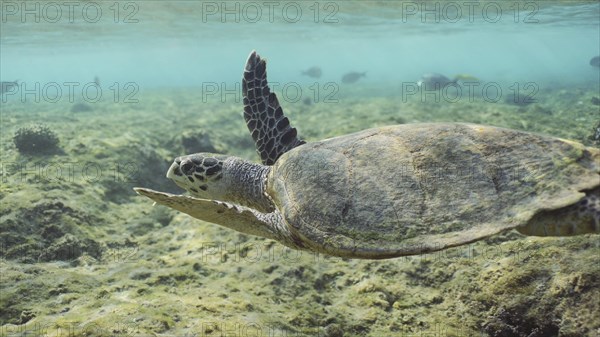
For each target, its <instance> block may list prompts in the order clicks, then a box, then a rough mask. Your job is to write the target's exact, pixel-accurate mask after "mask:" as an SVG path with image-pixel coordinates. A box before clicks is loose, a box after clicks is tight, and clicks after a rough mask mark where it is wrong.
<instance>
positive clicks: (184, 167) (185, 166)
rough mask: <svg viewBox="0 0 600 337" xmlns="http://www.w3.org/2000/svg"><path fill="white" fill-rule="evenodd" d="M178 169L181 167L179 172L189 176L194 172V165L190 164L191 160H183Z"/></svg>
mask: <svg viewBox="0 0 600 337" xmlns="http://www.w3.org/2000/svg"><path fill="white" fill-rule="evenodd" d="M180 167H181V171H183V173H185V174H188V175H189V174H191V173H192V171H193V170H194V163H192V161H191V160H184V161H183V162H182V163H181V166H180Z"/></svg>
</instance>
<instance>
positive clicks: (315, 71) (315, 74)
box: [302, 66, 322, 78]
mask: <svg viewBox="0 0 600 337" xmlns="http://www.w3.org/2000/svg"><path fill="white" fill-rule="evenodd" d="M321 74H322V71H321V68H319V67H316V66H315V67H310V68H308V69H306V70H305V71H303V72H302V75H306V76H308V77H312V78H320V77H321Z"/></svg>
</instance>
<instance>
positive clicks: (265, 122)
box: [242, 51, 306, 165]
mask: <svg viewBox="0 0 600 337" xmlns="http://www.w3.org/2000/svg"><path fill="white" fill-rule="evenodd" d="M242 94H243V96H244V119H245V120H246V125H247V126H248V130H250V133H251V134H252V138H253V139H254V144H255V145H256V151H257V152H258V154H259V155H260V159H261V161H262V163H263V164H264V165H273V164H274V163H275V162H276V161H277V158H279V157H280V156H281V155H282V154H284V153H286V152H287V151H289V150H291V149H293V148H295V147H296V146H299V145H302V144H304V143H306V142H305V141H303V140H301V139H299V138H298V135H297V131H296V129H295V128H293V127H292V126H291V125H290V122H289V120H288V119H287V117H285V116H284V115H283V109H281V106H280V105H279V101H278V100H277V96H276V95H275V93H273V92H271V90H270V89H269V85H268V83H267V65H266V62H265V60H263V59H261V58H260V56H259V55H258V54H257V53H256V51H252V53H251V54H250V56H249V57H248V61H246V68H245V70H244V77H243V79H242Z"/></svg>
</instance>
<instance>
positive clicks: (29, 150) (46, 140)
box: [13, 125, 59, 154]
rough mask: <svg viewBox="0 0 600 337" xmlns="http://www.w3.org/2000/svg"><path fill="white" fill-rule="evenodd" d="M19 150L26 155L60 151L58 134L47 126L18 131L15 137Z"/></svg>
mask: <svg viewBox="0 0 600 337" xmlns="http://www.w3.org/2000/svg"><path fill="white" fill-rule="evenodd" d="M13 142H14V144H15V146H16V147H17V150H19V152H21V153H26V154H46V153H53V152H57V151H58V150H59V147H58V143H59V139H58V136H57V135H56V133H55V132H54V131H52V130H50V128H48V127H47V126H45V125H33V126H29V127H22V128H20V129H18V130H17V132H16V133H15V135H14V137H13Z"/></svg>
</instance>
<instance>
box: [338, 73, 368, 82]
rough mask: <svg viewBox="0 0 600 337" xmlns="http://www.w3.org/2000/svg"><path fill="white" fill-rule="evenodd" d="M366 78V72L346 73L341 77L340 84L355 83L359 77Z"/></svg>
mask: <svg viewBox="0 0 600 337" xmlns="http://www.w3.org/2000/svg"><path fill="white" fill-rule="evenodd" d="M366 76H367V72H363V73H358V72H355V71H353V72H351V73H347V74H346V75H344V76H342V83H356V82H357V81H358V80H359V79H360V78H361V77H366Z"/></svg>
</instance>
